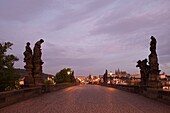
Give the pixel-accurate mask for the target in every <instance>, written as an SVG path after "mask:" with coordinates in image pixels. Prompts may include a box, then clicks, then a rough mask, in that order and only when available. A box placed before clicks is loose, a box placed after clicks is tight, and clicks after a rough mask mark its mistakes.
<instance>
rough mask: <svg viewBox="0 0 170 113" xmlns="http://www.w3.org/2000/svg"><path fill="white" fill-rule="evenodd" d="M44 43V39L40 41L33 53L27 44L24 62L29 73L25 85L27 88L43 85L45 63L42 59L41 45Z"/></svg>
mask: <svg viewBox="0 0 170 113" xmlns="http://www.w3.org/2000/svg"><path fill="white" fill-rule="evenodd" d="M43 42H44V40H43V39H40V40H39V41H37V42H36V43H35V46H34V49H33V52H32V49H31V47H30V43H29V42H27V43H26V47H25V52H24V56H25V57H24V62H25V63H26V65H25V66H24V68H25V69H26V71H27V75H26V76H25V81H24V82H25V85H26V86H34V85H42V84H43V80H42V65H43V63H44V62H43V61H42V59H41V56H42V52H41V44H42V43H43Z"/></svg>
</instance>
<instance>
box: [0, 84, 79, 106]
mask: <svg viewBox="0 0 170 113" xmlns="http://www.w3.org/2000/svg"><path fill="white" fill-rule="evenodd" d="M74 85H77V84H75V83H62V84H57V85H45V86H42V87H33V88H24V89H20V90H15V91H6V92H0V108H2V107H5V106H8V105H11V104H14V103H17V102H20V101H23V100H26V99H29V98H33V97H36V96H39V95H41V94H44V93H48V92H52V91H57V90H60V89H64V88H67V87H71V86H74Z"/></svg>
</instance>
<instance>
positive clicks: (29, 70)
mask: <svg viewBox="0 0 170 113" xmlns="http://www.w3.org/2000/svg"><path fill="white" fill-rule="evenodd" d="M23 54H24V56H25V57H24V62H25V63H26V65H25V66H24V68H25V69H26V71H27V75H26V76H25V81H24V82H25V85H28V86H29V85H33V84H34V79H33V73H32V71H33V64H32V50H31V48H30V43H29V42H27V44H26V46H25V52H24V53H23Z"/></svg>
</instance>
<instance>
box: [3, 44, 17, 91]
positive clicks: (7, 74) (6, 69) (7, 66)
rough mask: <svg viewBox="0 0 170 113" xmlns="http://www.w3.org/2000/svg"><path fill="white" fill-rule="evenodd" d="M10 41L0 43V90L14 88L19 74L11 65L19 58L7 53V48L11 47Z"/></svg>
mask: <svg viewBox="0 0 170 113" xmlns="http://www.w3.org/2000/svg"><path fill="white" fill-rule="evenodd" d="M12 45H13V44H12V43H11V42H5V43H0V91H5V90H10V89H14V88H15V87H16V82H17V80H18V79H19V75H18V74H17V73H16V72H15V69H14V67H13V65H14V62H15V61H18V60H19V59H18V58H17V57H16V56H14V55H12V54H11V55H7V50H9V49H12V48H11V46H12Z"/></svg>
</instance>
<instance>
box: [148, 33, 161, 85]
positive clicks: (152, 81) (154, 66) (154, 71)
mask: <svg viewBox="0 0 170 113" xmlns="http://www.w3.org/2000/svg"><path fill="white" fill-rule="evenodd" d="M156 43H157V42H156V39H155V37H153V36H151V42H150V51H151V53H150V55H149V66H150V73H149V86H150V87H153V88H156V87H157V88H158V87H159V83H158V79H159V72H160V70H159V64H158V57H157V53H156Z"/></svg>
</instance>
